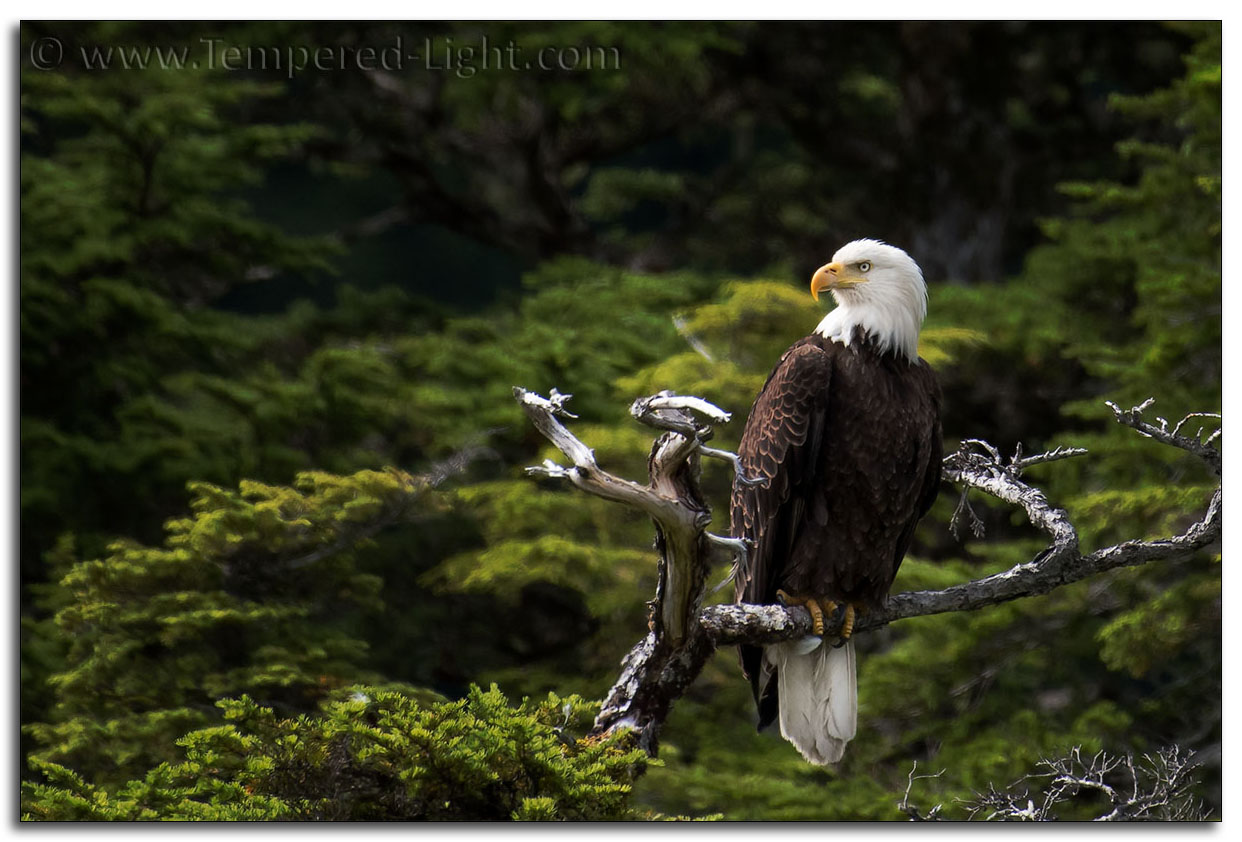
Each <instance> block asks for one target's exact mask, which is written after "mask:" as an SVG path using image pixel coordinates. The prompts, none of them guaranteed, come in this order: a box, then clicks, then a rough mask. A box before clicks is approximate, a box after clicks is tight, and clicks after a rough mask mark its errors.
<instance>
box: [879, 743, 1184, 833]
mask: <svg viewBox="0 0 1242 842" xmlns="http://www.w3.org/2000/svg"><path fill="white" fill-rule="evenodd" d="M1039 765H1040V766H1041V767H1043V768H1044V769H1046V770H1047V771H1046V772H1039V773H1036V774H1033V775H1028V776H1027V777H1026V778H1024V779H1023V780H1021V781H1018V782H1017V783H1015V784H1013V785H1012V786H1010V787H1009V789H1008V790H1003V791H1002V790H997V789H996V788H994V787H989V788H988V791H987V792H984V793H979V794H978V795H977V797H976V799H975V800H974V801H970V802H967V803H965V804H964V805H963V806H964V807H965V808H966V810H967V811H968V812H969V814H970V817H971V818H972V819H975V818H980V819H982V820H984V821H1028V822H1047V821H1056V820H1057V819H1058V818H1060V816H1058V814H1057V810H1058V808H1059V807H1062V806H1063V805H1066V804H1069V803H1070V802H1071V800H1072V799H1074V798H1075V797H1076V796H1078V795H1079V794H1081V793H1084V792H1087V793H1091V792H1094V793H1097V794H1098V795H1099V796H1100V797H1101V798H1102V799H1103V801H1104V804H1103V807H1102V809H1101V812H1100V813H1099V814H1098V815H1096V816H1095V817H1094V818H1093V819H1092V821H1097V822H1131V821H1204V820H1206V819H1207V818H1208V812H1207V811H1206V810H1205V809H1204V806H1203V802H1202V801H1200V800H1198V799H1196V798H1195V797H1194V796H1193V794H1192V792H1191V789H1192V787H1193V786H1194V783H1195V769H1196V768H1198V763H1196V762H1195V760H1194V754H1193V752H1192V753H1186V754H1183V753H1182V750H1181V749H1180V748H1178V747H1177V746H1171V747H1169V748H1165V749H1161V750H1160V751H1158V752H1156V754H1155V755H1150V754H1145V755H1143V757H1142V758H1141V759H1139V760H1137V761H1136V760H1135V759H1134V757H1133V755H1126V756H1125V757H1118V756H1114V755H1110V754H1108V753H1107V752H1103V751H1101V752H1097V753H1096V754H1095V755H1094V756H1092V757H1091V758H1089V759H1083V756H1082V749H1081V748H1078V747H1075V748H1074V749H1072V750H1071V751H1070V752H1069V754H1067V755H1066V756H1065V757H1058V758H1054V759H1051V760H1049V759H1045V760H1042V761H1040V764H1039ZM913 774H914V773H913V771H912V772H911V775H913ZM1027 782H1043V787H1042V790H1041V791H1039V792H1036V793H1031V791H1030V789H1029V787H1028V786H1026V783H1027ZM908 802H909V789H907V791H906V799H905V800H904V801H903V802H902V805H903V806H905V805H907V804H908ZM914 811H915V814H917V808H914ZM932 812H933V813H934V812H935V811H934V810H933V811H932ZM929 815H930V813H929Z"/></svg>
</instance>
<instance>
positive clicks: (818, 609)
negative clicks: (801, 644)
mask: <svg viewBox="0 0 1242 842" xmlns="http://www.w3.org/2000/svg"><path fill="white" fill-rule="evenodd" d="M776 598H777V599H779V600H780V601H781V602H782V603H784V604H785V605H801V606H802V607H803V608H805V609H806V610H807V611H809V612H811V634H813V635H815V636H816V637H823V636H824V609H823V606H821V605H820V601H819V600H817V599H816V598H815V597H813V596H790V595H789V594H787V593H785V592H784V591H777V592H776Z"/></svg>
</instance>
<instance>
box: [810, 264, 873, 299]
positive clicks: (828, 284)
mask: <svg viewBox="0 0 1242 842" xmlns="http://www.w3.org/2000/svg"><path fill="white" fill-rule="evenodd" d="M866 280H867V279H866V278H864V277H863V276H861V275H851V274H849V273H848V271H847V270H846V267H845V265H844V264H842V263H827V264H825V265H823V266H821V267H819V268H818V269H816V270H815V275H814V277H812V278H811V297H812V298H814V299H815V300H816V301H819V294H820V293H821V292H823V291H824V290H827V289H842V288H845V287H852V286H856V285H858V284H861V283H863V282H865V281H866Z"/></svg>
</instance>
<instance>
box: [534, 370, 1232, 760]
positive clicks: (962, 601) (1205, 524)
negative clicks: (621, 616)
mask: <svg viewBox="0 0 1242 842" xmlns="http://www.w3.org/2000/svg"><path fill="white" fill-rule="evenodd" d="M514 394H515V396H516V397H517V399H518V401H519V403H521V404H522V408H523V409H524V410H525V411H526V414H527V415H528V416H529V417H530V418H531V420H532V422H533V423H534V424H535V426H536V427H537V428H538V429H539V430H540V432H542V433H543V434H544V435H545V436H546V437H547V438H548V439H549V441H551V442H552V443H553V444H554V445H556V447H557V449H559V450H560V451H561V452H562V453H564V454H565V455H566V456H567V457H568V458H569V459H570V461H571V462H572V463H573V465H572V467H568V468H566V467H562V466H560V465H557V464H555V463H553V462H551V461H548V462H545V463H544V465H543V466H542V467H537V468H528V469H527V471H528V472H529V473H533V474H542V475H544V476H552V477H561V478H565V479H568V480H569V481H571V482H572V483H573V484H574V485H576V486H578V487H579V488H581V489H583V490H584V491H587V492H589V493H592V494H596V495H598V496H600V497H604V498H605V499H609V500H615V501H618V502H623V503H626V504H628V505H631V506H634V507H636V508H638V509H641V510H642V511H645V512H647V513H648V514H649V515H651V517H652V519H653V520H654V521H655V524H656V533H657V540H656V546H657V549H658V550H659V552H660V560H659V572H660V575H659V582H658V584H657V589H656V599H655V600H654V601H653V603H652V617H651V628H650V631H649V632H648V634H647V636H646V637H645V638H644V639H643V640H642V641H641V642H639V644H638V645H637V646H635V647H634V648H633V649H632V650H631V651H630V653H629V654H628V655H627V656H626V657H625V659H624V661H623V662H622V672H621V676H620V677H619V678H618V680H617V682H616V684H615V685H614V686H613V688H612V690H611V691H610V692H609V694H608V697H607V699H606V700H605V702H604V706H603V709H602V710H601V712H600V715H599V717H598V718H597V719H596V723H595V732H596V733H606V732H609V731H611V730H613V729H615V728H619V727H629V728H633V729H634V730H635V731H636V732H637V734H638V741H639V745H641V746H642V747H643V748H644V749H645V750H646V751H648V752H649V753H651V754H654V753H655V751H656V748H657V745H658V737H659V731H660V728H661V726H662V725H663V722H664V719H665V717H666V716H667V715H668V711H669V709H670V707H671V705H672V703H673V702H674V701H675V700H676V699H677V698H679V697H680V696H681V695H682V693H683V692H684V691H685V689H686V688H687V687H688V686H689V685H690V683H691V682H692V681H693V680H694V679H695V677H696V676H697V675H698V673H699V672H700V671H701V670H702V668H703V665H704V664H705V663H706V662H707V659H708V658H710V657H711V655H712V653H713V652H714V651H715V649H716V648H717V647H718V646H722V645H733V644H739V643H748V644H768V643H778V642H781V641H784V640H790V639H793V638H797V637H801V636H805V635H807V634H810V633H811V617H810V614H809V613H808V612H807V610H806V609H805V608H801V607H792V608H786V607H784V606H780V605H747V604H737V605H714V606H710V607H707V608H703V609H701V610H700V607H699V606H700V605H701V602H702V598H703V594H704V590H705V583H706V577H707V573H708V571H709V569H710V567H711V566H712V564H713V563H714V562H716V561H718V560H719V559H720V558H721V557H722V556H724V557H728V556H732V557H733V558H735V559H736V564H737V565H739V566H741V567H743V568H744V566H745V564H746V562H747V552H746V550H747V548H746V546H745V542H743V541H740V540H738V539H730V538H722V537H720V536H715V535H711V534H709V533H708V532H706V528H707V525H708V523H710V521H711V512H710V509H709V508H708V506H707V504H706V502H705V501H704V499H703V496H702V494H701V492H700V490H699V486H698V480H699V457H700V456H703V455H707V456H713V457H723V458H726V459H727V460H728V461H730V462H731V463H732V464H733V466H734V468H735V470H736V469H738V468H739V467H740V465H739V463H738V461H737V459H736V457H735V456H733V455H732V454H726V453H724V452H723V451H718V450H715V449H713V448H708V447H706V446H705V445H704V442H705V441H707V440H708V439H709V438H710V437H711V435H712V426H711V424H712V423H723V422H725V421H727V420H728V419H729V414H728V413H726V412H724V411H723V410H721V409H719V408H718V407H715V406H713V405H712V404H710V403H708V402H707V401H704V400H702V399H701V398H694V397H685V396H677V395H672V394H671V393H668V392H661V393H660V394H658V395H655V396H652V397H650V398H642V399H639V400H637V401H635V402H634V405H633V406H632V407H631V414H633V415H634V417H635V418H636V419H638V420H639V421H641V422H643V423H645V424H648V425H650V426H653V427H656V428H657V429H661V430H665V431H667V432H665V433H664V434H663V435H661V436H660V437H659V438H657V439H656V441H655V444H654V446H653V448H652V452H651V458H650V461H649V472H650V481H649V483H648V484H647V485H645V486H644V485H639V484H638V483H635V482H631V481H629V480H625V479H620V478H617V477H614V476H612V475H611V474H608V473H606V472H605V471H602V470H601V469H600V468H599V466H598V465H597V464H596V462H595V456H594V453H593V452H592V451H591V449H590V448H589V447H587V446H586V445H585V444H583V443H582V442H581V441H579V440H578V439H577V438H576V437H574V435H573V434H572V433H570V432H569V430H567V429H566V428H565V426H564V425H563V424H562V423H561V422H560V421H559V420H558V419H559V418H561V417H572V416H570V415H569V413H568V412H567V411H566V410H565V408H564V403H565V401H566V400H567V399H568V396H562V395H559V394H557V393H556V391H555V390H553V392H552V396H551V398H543V397H540V396H539V395H536V394H534V393H533V392H528V391H526V390H525V389H520V388H519V389H514ZM1150 404H1151V401H1150V400H1149V401H1147V402H1145V403H1143V404H1141V405H1139V406H1137V407H1134V408H1133V409H1130V410H1128V411H1124V412H1123V411H1121V410H1119V409H1118V408H1117V407H1116V406H1115V405H1113V404H1111V403H1110V404H1108V405H1109V407H1110V408H1112V409H1113V412H1114V414H1115V415H1116V418H1117V421H1118V422H1119V423H1121V424H1124V425H1126V426H1128V427H1131V428H1133V429H1134V430H1136V431H1138V432H1139V433H1141V434H1142V435H1145V436H1148V437H1150V438H1153V439H1155V440H1157V441H1160V442H1162V443H1164V444H1168V445H1171V446H1174V447H1178V448H1180V449H1182V450H1185V451H1187V452H1189V453H1192V454H1194V455H1195V456H1198V457H1199V458H1201V459H1203V460H1204V461H1205V462H1206V463H1207V464H1208V467H1209V468H1210V469H1212V470H1213V471H1214V472H1215V473H1216V475H1217V476H1220V466H1221V458H1220V451H1219V450H1218V449H1217V448H1216V447H1214V446H1213V442H1215V441H1216V440H1217V439H1219V437H1220V430H1219V429H1218V430H1217V431H1216V432H1215V433H1212V434H1211V435H1210V436H1209V438H1208V439H1207V440H1206V441H1204V440H1202V429H1200V431H1199V435H1198V436H1197V437H1191V436H1186V435H1182V434H1181V429H1182V427H1183V425H1185V424H1186V422H1187V420H1188V419H1189V418H1192V417H1194V418H1200V417H1219V416H1214V415H1212V416H1209V415H1204V414H1195V415H1192V416H1187V418H1185V419H1183V420H1182V421H1181V422H1180V423H1178V424H1177V425H1176V426H1174V427H1173V428H1172V429H1169V425H1168V422H1166V421H1164V420H1163V419H1157V420H1159V421H1160V426H1158V427H1157V426H1154V425H1152V424H1149V423H1147V422H1146V421H1144V420H1143V419H1142V413H1143V411H1144V410H1145V409H1146V408H1147V407H1148V406H1150ZM702 419H706V421H704V420H702ZM1084 453H1086V451H1085V450H1082V449H1080V448H1055V449H1053V450H1051V451H1048V452H1046V453H1040V454H1035V455H1033V456H1023V455H1022V452H1021V450H1020V449H1019V451H1018V452H1017V453H1015V454H1014V455H1013V457H1011V458H1009V459H1008V460H1006V459H1004V458H1003V457H1002V456H1001V454H1000V453H999V451H997V450H996V448H994V447H992V446H991V445H989V444H988V443H987V442H983V441H980V440H977V439H970V440H967V441H965V442H963V446H962V448H961V449H959V450H958V451H957V452H955V453H952V454H950V455H949V456H947V457H945V460H944V476H945V478H946V479H948V480H950V481H952V482H956V483H960V484H961V485H962V486H963V487H964V488H966V489H970V488H974V489H978V490H980V491H983V492H985V493H987V494H990V495H991V496H993V497H996V498H997V499H999V500H1003V501H1005V502H1007V503H1010V504H1011V505H1014V506H1018V507H1020V508H1021V509H1023V510H1024V511H1025V512H1026V514H1027V517H1029V518H1030V520H1031V523H1032V524H1034V525H1035V526H1036V527H1038V528H1039V529H1041V530H1042V531H1044V532H1045V533H1047V534H1048V536H1049V539H1050V543H1049V546H1048V547H1047V549H1045V550H1043V551H1042V552H1040V553H1039V554H1038V555H1036V556H1035V558H1033V559H1032V560H1030V561H1028V562H1024V563H1022V564H1018V565H1015V566H1014V567H1012V568H1010V569H1009V570H1006V571H1004V572H1002V573H996V574H993V575H991V576H985V577H983V578H980V579H976V580H974V581H970V582H965V583H962V584H960V585H954V586H952V587H949V588H945V589H944V590H939V591H910V592H906V593H900V594H895V595H893V596H890V597H889V599H888V601H887V603H886V605H885V607H884V608H882V609H881V610H879V611H873V612H870V613H868V614H866V615H863V616H862V617H859V618H858V620H857V622H856V623H855V626H854V633H855V634H858V633H862V632H866V631H868V630H871V629H875V628H879V627H881V626H885V625H888V624H889V623H892V622H895V621H897V620H901V619H905V618H907V617H919V616H926V615H929V614H940V613H945V612H949V611H970V610H974V609H978V608H983V607H985V606H988V605H995V604H998V603H1001V602H1006V601H1009V600H1013V599H1019V598H1021V597H1027V596H1037V595H1041V594H1046V593H1048V592H1049V591H1052V590H1054V589H1056V588H1059V587H1061V586H1063V585H1067V584H1070V583H1072V582H1077V581H1080V580H1082V579H1085V578H1087V577H1089V576H1094V575H1097V574H1099V573H1102V572H1104V571H1106V570H1111V569H1113V568H1117V567H1125V566H1134V565H1139V564H1146V563H1148V562H1151V561H1156V560H1162V559H1176V558H1183V557H1185V556H1188V555H1190V554H1191V553H1194V552H1195V551H1197V550H1200V549H1203V548H1205V547H1208V546H1212V545H1214V544H1216V543H1217V542H1219V541H1220V536H1221V491H1220V488H1219V487H1218V488H1217V489H1216V492H1215V494H1214V495H1213V496H1212V499H1211V502H1210V503H1209V504H1208V507H1207V510H1206V512H1205V513H1204V515H1203V517H1202V518H1201V519H1200V520H1198V521H1196V522H1195V523H1193V524H1192V525H1191V526H1190V527H1188V528H1187V529H1186V530H1185V531H1184V532H1183V533H1181V534H1179V535H1174V536H1171V537H1169V538H1165V539H1162V540H1157V541H1138V540H1135V541H1125V542H1123V543H1120V544H1117V545H1115V546H1111V547H1105V548H1103V549H1100V550H1096V551H1095V552H1093V553H1091V554H1089V555H1085V556H1084V555H1082V554H1081V552H1080V551H1079V546H1078V532H1077V530H1076V529H1075V528H1074V525H1073V523H1071V522H1070V519H1069V517H1068V515H1067V514H1066V512H1065V511H1064V510H1063V509H1059V508H1056V507H1055V506H1053V505H1052V504H1051V503H1050V502H1049V501H1048V499H1047V498H1046V497H1045V496H1044V494H1043V492H1042V491H1040V490H1039V489H1038V488H1035V487H1033V486H1031V485H1028V484H1027V483H1025V482H1023V481H1022V473H1023V471H1024V470H1025V469H1026V468H1028V467H1030V466H1032V465H1036V464H1042V463H1046V462H1053V461H1056V460H1059V459H1065V458H1069V457H1074V456H1080V455H1083V454H1084ZM743 481H746V480H745V478H743ZM838 622H840V621H839V620H838ZM837 630H838V629H836V628H828V629H826V630H825V631H826V632H827V633H828V634H832V633H833V632H835V631H837Z"/></svg>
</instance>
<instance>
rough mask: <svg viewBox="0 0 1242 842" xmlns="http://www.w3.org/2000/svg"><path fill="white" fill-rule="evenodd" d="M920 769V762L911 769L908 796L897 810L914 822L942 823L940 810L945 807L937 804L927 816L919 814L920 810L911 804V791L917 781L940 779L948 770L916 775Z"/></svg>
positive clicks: (903, 798) (898, 805)
mask: <svg viewBox="0 0 1242 842" xmlns="http://www.w3.org/2000/svg"><path fill="white" fill-rule="evenodd" d="M918 768H919V762H918V761H917V760H915V761H914V763H913V765H911V767H910V775H909V777H908V778H907V780H906V794H905V795H904V796H902V799H901V801H900V802H899V803H898V804H897V809H898V810H900V811H901V812H903V813H905V814H906V815H907V816H909V817H910V821H912V822H938V821H940V820H941V819H940V808H941V807H942V806H943V805H941V804H937V805H936V806H935V807H932V808H931V809H930V810H928V811H927V815H923V814H922V813H920V812H919V808H918V807H915V806H914V805H912V804H911V803H910V790H911V789H912V788H913V787H914V782H915V781H921V780H925V779H927V778H938V777H940V776H941V775H943V774H944V773H945V771H946V770H944V769H941V770H940V771H939V772H937V773H936V774H934V775H916V774H914V773H915V771H916V770H917V769H918Z"/></svg>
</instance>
